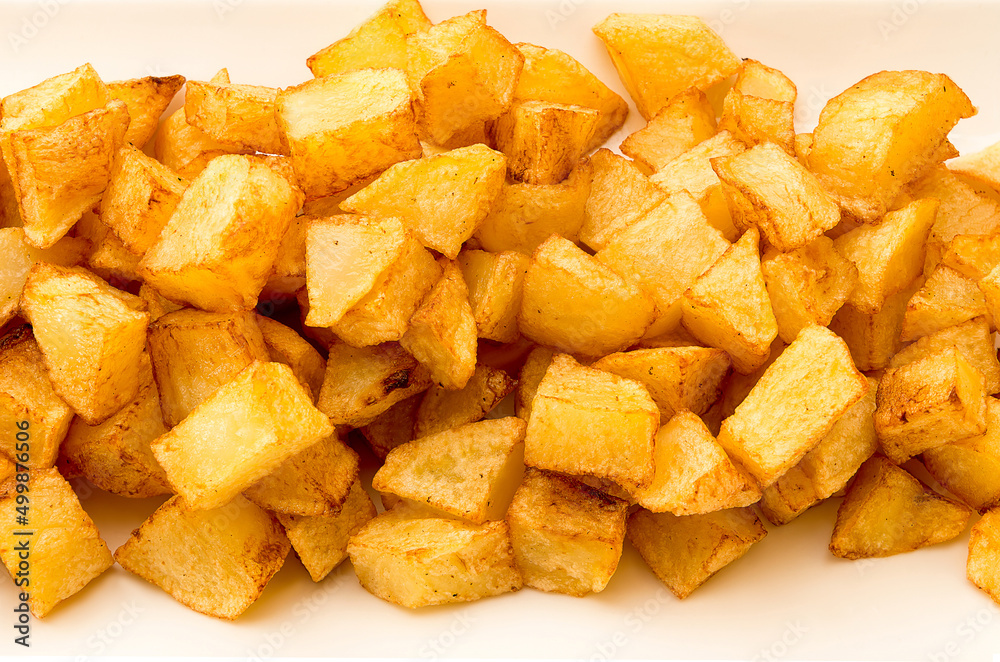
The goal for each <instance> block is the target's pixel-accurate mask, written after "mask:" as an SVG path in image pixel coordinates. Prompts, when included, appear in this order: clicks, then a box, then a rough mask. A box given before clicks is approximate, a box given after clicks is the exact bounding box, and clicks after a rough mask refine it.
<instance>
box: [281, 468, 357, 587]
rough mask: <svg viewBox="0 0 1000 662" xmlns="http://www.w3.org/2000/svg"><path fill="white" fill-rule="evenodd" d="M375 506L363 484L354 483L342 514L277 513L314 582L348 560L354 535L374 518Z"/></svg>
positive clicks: (340, 512)
mask: <svg viewBox="0 0 1000 662" xmlns="http://www.w3.org/2000/svg"><path fill="white" fill-rule="evenodd" d="M375 514H376V513H375V504H374V503H372V500H371V497H369V496H368V492H366V491H365V488H364V487H362V486H361V482H360V481H357V480H356V481H354V484H353V485H351V491H350V493H349V494H348V495H347V499H346V500H345V501H344V503H343V505H342V506H341V507H340V511H339V512H337V513H336V514H332V515H318V516H315V517H307V516H301V515H285V514H283V513H277V514H276V516H277V518H278V521H279V522H281V526H283V527H285V535H287V536H288V540H289V541H290V542H291V543H292V549H294V550H295V553H296V554H297V555H298V557H299V560H301V561H302V565H304V566H305V567H306V570H308V571H309V576H310V577H312V580H313V581H314V582H318V581H322V580H323V578H324V577H326V576H327V575H328V574H330V572H331V571H332V570H333V569H334V568H336V567H337V566H338V565H340V562H341V561H343V560H344V559H346V558H347V543H348V542H349V541H350V539H351V536H353V535H354V534H356V533H357V532H358V531H360V530H361V527H363V526H364V525H365V524H367V523H368V522H370V521H371V520H372V519H374V518H375Z"/></svg>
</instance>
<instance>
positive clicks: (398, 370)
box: [316, 343, 431, 427]
mask: <svg viewBox="0 0 1000 662" xmlns="http://www.w3.org/2000/svg"><path fill="white" fill-rule="evenodd" d="M430 385H431V380H430V376H429V374H428V371H427V369H426V368H425V367H423V366H422V365H420V363H419V362H418V361H417V359H415V358H414V357H413V356H411V355H410V354H408V353H407V352H406V350H404V349H403V348H402V347H400V346H399V344H397V343H385V344H382V345H377V346H374V347H365V348H361V349H356V348H354V347H351V346H349V345H345V344H342V343H338V344H335V345H334V346H332V347H331V348H330V356H329V358H328V359H327V362H326V374H325V376H324V377H323V387H322V388H321V389H320V392H319V400H318V401H317V403H316V406H317V407H318V408H319V410H320V411H321V412H323V413H324V414H326V415H327V416H329V417H330V420H331V421H332V422H333V423H334V425H350V426H351V427H361V426H363V425H367V424H369V423H371V422H372V421H373V420H375V418H376V417H377V416H378V415H379V414H381V413H382V412H384V411H386V410H387V409H389V407H391V406H392V405H394V404H396V403H397V402H399V401H400V400H403V399H404V398H407V397H409V396H411V395H413V394H415V393H419V392H421V391H424V390H426V389H427V387H429V386H430Z"/></svg>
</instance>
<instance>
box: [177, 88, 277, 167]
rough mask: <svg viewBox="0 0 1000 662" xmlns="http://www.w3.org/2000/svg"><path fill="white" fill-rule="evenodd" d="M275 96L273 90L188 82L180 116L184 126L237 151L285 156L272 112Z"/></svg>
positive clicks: (275, 93)
mask: <svg viewBox="0 0 1000 662" xmlns="http://www.w3.org/2000/svg"><path fill="white" fill-rule="evenodd" d="M277 96H278V90H277V89H276V88H273V87H263V86H260V85H237V84H234V83H228V82H225V83H222V82H211V81H197V80H189V81H188V82H187V86H186V88H185V94H184V116H185V117H186V118H187V121H188V124H192V125H194V126H196V127H198V128H199V129H201V130H202V131H204V132H205V133H207V134H208V135H209V136H211V137H212V138H213V139H215V140H218V141H219V142H221V143H223V144H224V145H230V146H232V147H235V148H236V149H239V150H240V151H248V152H251V153H253V152H264V153H266V154H287V153H288V144H287V143H286V142H285V141H284V136H283V135H282V134H281V132H280V131H279V130H278V122H277V118H276V116H275V112H274V100H275V98H276V97H277Z"/></svg>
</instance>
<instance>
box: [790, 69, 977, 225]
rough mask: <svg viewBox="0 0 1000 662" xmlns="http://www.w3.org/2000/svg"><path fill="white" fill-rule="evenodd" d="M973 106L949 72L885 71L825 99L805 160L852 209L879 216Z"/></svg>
mask: <svg viewBox="0 0 1000 662" xmlns="http://www.w3.org/2000/svg"><path fill="white" fill-rule="evenodd" d="M975 112H976V110H975V108H974V107H973V106H972V102H971V101H969V98H968V97H967V96H965V93H964V92H962V90H961V89H960V88H959V87H958V85H956V84H955V83H954V81H952V80H951V79H950V78H948V77H947V76H945V75H944V74H931V73H927V72H925V71H882V72H879V73H877V74H873V75H871V76H868V77H867V78H865V79H864V80H862V81H860V82H858V83H857V84H855V85H852V86H851V87H849V88H847V90H845V91H844V92H841V93H840V94H839V95H837V96H835V97H834V98H832V99H830V101H828V102H827V104H826V106H824V107H823V110H822V112H821V113H820V116H819V124H817V126H816V129H815V130H814V131H813V134H812V135H813V144H812V147H811V149H810V150H809V156H808V158H807V159H806V163H807V166H806V167H808V168H809V170H810V171H812V172H813V174H815V175H816V177H817V178H818V179H819V181H820V183H821V184H822V185H823V186H824V187H825V188H826V189H827V190H828V191H829V192H830V193H831V194H832V195H833V196H834V197H835V198H836V199H837V201H838V202H839V203H840V205H841V207H843V209H844V210H845V211H846V212H847V213H848V214H850V215H851V216H852V217H854V218H856V219H858V220H861V221H864V222H866V223H876V222H878V220H879V219H880V218H881V217H882V216H883V215H885V212H886V210H887V209H888V206H889V204H890V203H891V202H892V201H893V199H894V198H895V197H896V196H897V195H898V194H899V193H900V192H901V191H902V190H903V187H904V186H905V185H906V184H908V183H909V182H910V181H912V180H913V179H915V178H916V177H917V176H919V175H920V174H921V173H922V172H923V171H924V170H925V169H927V168H928V166H931V165H933V163H934V159H935V157H936V156H937V155H938V154H939V151H938V150H939V149H940V147H941V145H942V144H944V143H945V142H946V140H947V135H948V132H949V131H950V130H951V128H952V127H953V126H955V124H956V123H957V122H958V121H959V120H960V119H962V118H965V117H971V116H972V115H974V114H975ZM917 197H929V196H924V195H918V196H917Z"/></svg>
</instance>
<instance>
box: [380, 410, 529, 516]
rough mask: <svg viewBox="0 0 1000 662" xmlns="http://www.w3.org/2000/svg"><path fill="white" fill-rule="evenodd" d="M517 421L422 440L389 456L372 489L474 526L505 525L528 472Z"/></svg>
mask: <svg viewBox="0 0 1000 662" xmlns="http://www.w3.org/2000/svg"><path fill="white" fill-rule="evenodd" d="M524 431H525V423H524V421H522V420H521V419H519V418H515V417H513V416H510V417H507V418H501V419H497V420H488V421H479V422H476V423H467V424H465V425H462V426H459V427H456V428H452V429H450V430H445V431H443V432H438V433H436V434H431V435H429V436H426V437H419V438H417V439H415V440H413V441H411V442H409V443H407V444H403V445H402V446H398V447H396V448H394V449H393V450H392V451H390V452H389V455H388V456H387V457H386V459H385V464H383V465H382V468H381V469H379V470H378V472H376V474H375V477H374V478H372V487H374V488H375V489H376V490H378V491H380V492H389V493H391V494H394V495H396V496H398V497H402V498H403V499H405V500H408V501H410V502H413V503H416V504H419V505H420V506H421V507H428V508H431V509H433V510H434V511H436V512H439V513H446V514H448V515H451V516H454V517H461V518H462V519H465V520H468V521H470V522H473V523H475V524H482V523H483V522H486V521H487V520H498V519H503V516H504V513H506V512H507V506H508V505H509V504H510V500H511V497H513V495H514V490H515V489H517V486H518V485H519V484H520V482H521V475H522V473H523V471H524V459H523V457H524Z"/></svg>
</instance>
